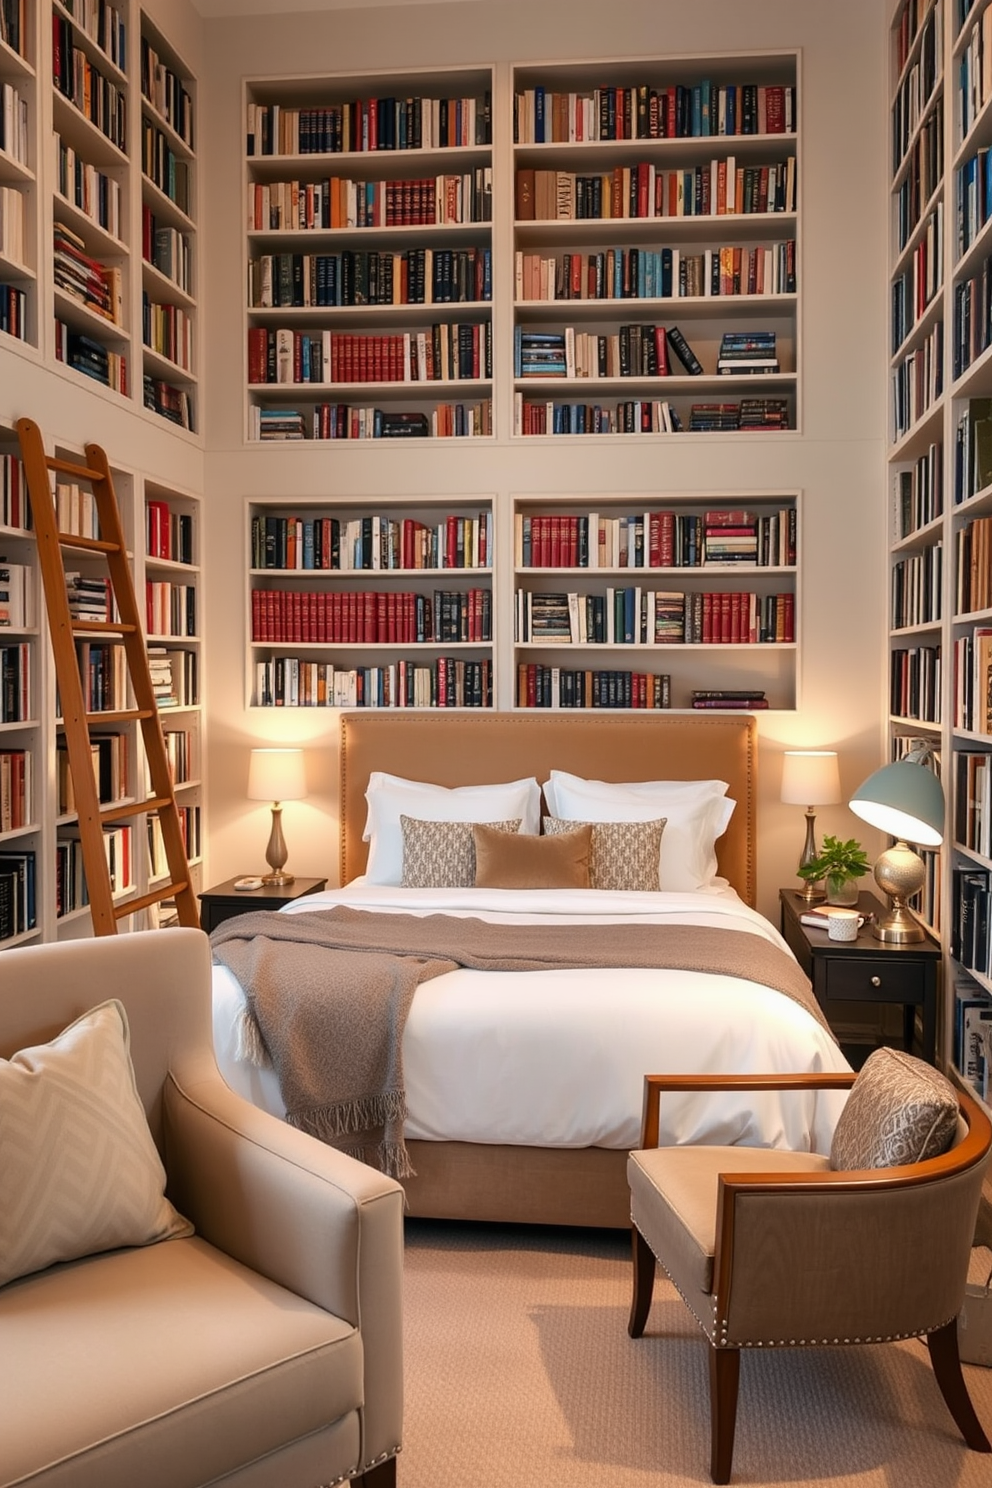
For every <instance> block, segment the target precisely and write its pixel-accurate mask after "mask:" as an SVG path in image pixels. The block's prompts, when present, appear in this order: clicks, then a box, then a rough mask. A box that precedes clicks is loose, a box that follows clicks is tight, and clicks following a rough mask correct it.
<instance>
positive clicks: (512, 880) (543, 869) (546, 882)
mask: <svg viewBox="0 0 992 1488" xmlns="http://www.w3.org/2000/svg"><path fill="white" fill-rule="evenodd" d="M568 827H569V828H570V830H569V831H567V832H563V833H562V834H561V836H559V837H534V836H532V835H529V834H527V835H524V834H522V835H520V836H518V837H507V836H506V835H505V834H503V835H501V834H500V833H499V832H492V831H490V830H489V828H488V827H485V826H477V827H476V828H475V856H476V869H475V882H476V885H477V887H478V888H480V889H587V888H588V887H589V841H590V836H591V833H590V829H589V828H588V827H587V826H584V825H583V824H582V823H581V822H569V823H568Z"/></svg>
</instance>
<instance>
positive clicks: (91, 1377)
mask: <svg viewBox="0 0 992 1488" xmlns="http://www.w3.org/2000/svg"><path fill="white" fill-rule="evenodd" d="M107 999H117V1000H119V1002H120V1003H122V1004H123V1005H124V1008H125V1011H126V1021H127V1028H128V1029H129V1032H130V1056H131V1063H132V1065H133V1069H134V1081H133V1083H131V1084H129V1085H128V1087H127V1092H126V1093H128V1094H129V1098H130V1102H131V1105H132V1106H133V1108H134V1115H135V1117H136V1118H137V1122H138V1124H139V1125H140V1123H141V1109H140V1106H139V1105H138V1102H137V1101H136V1100H135V1099H134V1092H135V1086H136V1090H137V1096H138V1097H139V1098H140V1105H141V1106H143V1107H144V1113H145V1116H146V1117H147V1127H148V1130H150V1133H151V1139H152V1140H153V1142H154V1147H155V1148H157V1149H158V1152H159V1154H160V1156H161V1158H162V1161H163V1163H164V1167H165V1175H166V1176H167V1187H166V1196H167V1198H168V1199H169V1200H170V1201H171V1204H172V1205H174V1206H175V1209H176V1210H178V1211H179V1214H180V1215H182V1216H183V1217H184V1218H185V1219H187V1220H190V1221H192V1223H193V1225H194V1226H195V1232H194V1233H192V1234H182V1235H180V1236H178V1237H175V1238H167V1239H162V1240H159V1241H158V1243H148V1244H139V1245H131V1244H127V1245H119V1244H118V1247H117V1248H115V1249H103V1250H101V1251H100V1252H99V1253H97V1254H82V1255H78V1258H77V1259H72V1260H65V1261H63V1262H61V1263H59V1264H53V1265H47V1266H45V1268H44V1269H37V1270H34V1269H29V1272H28V1274H23V1273H22V1274H20V1275H16V1273H15V1276H14V1279H11V1280H8V1281H7V1283H6V1285H2V1286H0V1338H2V1340H3V1343H2V1347H0V1485H4V1488H7V1485H11V1484H16V1485H18V1488H134V1485H135V1484H138V1483H140V1484H142V1485H143V1488H201V1485H204V1484H207V1483H210V1484H212V1485H221V1484H223V1485H224V1488H271V1485H272V1484H275V1483H278V1484H279V1488H314V1485H315V1484H325V1485H332V1484H343V1483H346V1482H347V1481H349V1480H350V1481H351V1482H352V1483H354V1484H356V1488H358V1485H360V1488H392V1485H393V1484H395V1481H396V1453H397V1451H398V1450H399V1447H400V1443H401V1429H402V1411H403V1378H402V1367H403V1366H402V1340H401V1317H402V1314H401V1308H402V1295H401V1286H402V1266H403V1191H402V1189H401V1187H400V1185H399V1184H398V1183H396V1182H394V1181H393V1179H391V1178H387V1177H385V1176H384V1175H383V1174H381V1173H379V1172H378V1171H376V1170H375V1169H373V1168H370V1167H366V1166H364V1165H363V1164H361V1163H358V1162H355V1161H353V1160H352V1159H351V1158H348V1157H345V1156H344V1155H343V1154H342V1153H339V1152H336V1151H334V1150H333V1149H332V1148H331V1147H328V1146H325V1145H324V1144H323V1143H321V1142H318V1141H317V1140H315V1139H314V1138H312V1137H309V1136H306V1135H305V1134H304V1133H303V1132H300V1131H296V1130H294V1129H293V1128H292V1127H290V1126H288V1125H287V1124H286V1123H285V1122H282V1121H278V1120H276V1119H275V1118H273V1117H271V1116H269V1115H267V1114H265V1113H264V1112H262V1111H260V1110H258V1109H256V1108H255V1107H254V1106H252V1105H250V1104H249V1103H248V1102H247V1101H245V1100H242V1099H241V1097H240V1096H237V1095H235V1094H234V1093H233V1092H232V1091H231V1090H230V1089H229V1088H228V1086H227V1085H226V1084H225V1083H224V1081H223V1080H222V1078H221V1076H220V1074H219V1072H218V1070H217V1066H216V1063H215V1061H214V1055H213V1046H212V1037H211V1016H210V1015H211V960H210V946H209V942H208V939H207V937H206V935H205V934H204V933H203V932H202V931H200V930H195V929H191V928H190V929H182V928H176V929H168V930H158V931H154V930H150V931H143V932H141V933H139V934H129V935H118V936H108V937H103V938H98V939H93V940H77V941H71V942H63V943H60V944H48V945H40V946H28V947H19V948H16V949H13V950H10V951H6V952H4V953H3V955H2V956H0V1056H2V1058H4V1059H6V1060H8V1061H9V1062H10V1063H9V1066H8V1074H7V1075H6V1076H5V1078H6V1079H9V1078H12V1077H13V1071H14V1069H15V1068H16V1069H17V1070H18V1071H21V1070H24V1069H26V1068H29V1066H30V1060H29V1061H28V1064H27V1065H26V1064H24V1063H23V1062H21V1061H18V1062H16V1064H15V1061H14V1060H13V1059H12V1058H11V1056H12V1055H14V1054H15V1052H18V1051H34V1050H40V1051H41V1053H42V1055H43V1056H46V1057H47V1056H48V1051H50V1050H51V1048H52V1041H53V1040H55V1041H56V1043H58V1042H59V1035H60V1033H61V1031H63V1030H65V1029H66V1028H67V1025H70V1024H72V1023H73V1022H74V1020H76V1019H79V1018H80V1015H87V1014H89V1013H90V1010H92V1009H94V1008H97V1007H98V1005H101V1004H103V1005H104V1006H105V1007H106V1006H107ZM112 1011H113V1016H114V1017H116V1019H117V1024H116V1027H117V1030H118V1034H117V1037H118V1041H120V1028H121V1019H120V1015H119V1012H117V1010H116V1008H115V1007H114V1008H113V1009H112ZM98 1016H99V1014H98ZM83 1021H84V1023H85V1022H87V1021H88V1018H84V1020H83ZM125 1061H126V1055H125ZM36 1063H37V1061H36ZM94 1063H95V1062H94ZM34 1072H35V1073H36V1072H37V1071H36V1068H35V1070H34ZM98 1076H99V1071H98V1070H95V1069H93V1070H90V1071H86V1070H84V1071H83V1072H82V1073H81V1074H80V1075H79V1077H78V1078H77V1080H76V1082H75V1086H74V1088H73V1090H75V1089H76V1088H78V1089H79V1092H80V1104H79V1106H78V1107H73V1106H71V1105H70V1108H69V1112H68V1118H67V1119H66V1120H63V1122H62V1125H61V1128H60V1130H61V1133H62V1136H61V1150H62V1151H64V1150H65V1149H66V1147H67V1146H71V1145H72V1144H71V1143H70V1140H69V1135H68V1134H69V1133H70V1132H71V1131H72V1129H73V1127H83V1126H85V1122H86V1120H88V1111H87V1110H86V1108H87V1106H88V1105H89V1104H92V1092H93V1091H94V1090H96V1089H98V1088H100V1079H99V1078H98ZM17 1078H20V1075H18V1076H17ZM5 1088H7V1089H9V1086H8V1087H5ZM72 1093H73V1092H71V1093H70V1094H72ZM0 1095H2V1092H0ZM5 1098H7V1099H8V1110H10V1109H13V1106H12V1100H11V1098H10V1097H9V1096H8V1097H5ZM30 1098H31V1097H30V1095H29V1094H28V1095H27V1096H25V1097H23V1100H24V1101H25V1102H26V1101H27V1100H28V1099H30ZM76 1110H78V1111H79V1113H80V1115H79V1117H78V1120H77V1119H76V1118H75V1117H74V1115H73V1112H74V1111H76ZM112 1125H113V1123H112V1122H108V1121H106V1120H104V1121H103V1126H102V1129H101V1132H100V1135H101V1137H102V1135H103V1130H104V1129H106V1128H107V1127H108V1126H112ZM2 1128H3V1115H2V1111H0V1138H2V1137H3V1136H5V1135H6V1136H9V1135H10V1133H6V1134H5V1133H3V1131H2ZM92 1129H93V1130H95V1124H94V1126H93V1128H92ZM141 1130H142V1133H143V1138H144V1139H145V1141H146V1147H147V1149H148V1154H149V1156H150V1158H151V1161H152V1163H155V1158H154V1149H153V1148H152V1146H151V1142H150V1141H148V1140H147V1131H145V1129H144V1128H143V1127H142V1128H141ZM13 1135H14V1136H15V1138H16V1133H14V1134H13ZM59 1141H60V1137H59V1135H58V1134H55V1135H54V1136H53V1143H54V1144H56V1147H57V1144H58V1143H59ZM21 1150H22V1151H25V1152H26V1151H28V1150H30V1151H31V1152H32V1153H33V1152H34V1148H33V1147H31V1148H30V1149H29V1147H28V1144H27V1143H26V1141H25V1140H24V1137H23V1135H22V1140H21ZM50 1150H54V1149H50ZM2 1156H3V1141H2V1140H0V1157H2ZM84 1157H85V1153H84ZM8 1158H9V1162H8V1165H7V1171H8V1173H10V1172H11V1171H13V1172H15V1173H16V1172H17V1168H16V1163H17V1153H16V1152H13V1153H12V1152H11V1151H10V1149H9V1148H8ZM5 1161H6V1159H5ZM52 1166H53V1168H54V1160H53V1164H52ZM80 1166H82V1164H80ZM155 1166H156V1167H157V1164H155ZM35 1171H37V1166H36V1168H35ZM21 1177H22V1179H24V1181H23V1182H21V1184H20V1185H19V1186H20V1188H21V1190H22V1194H24V1195H26V1194H27V1193H28V1192H29V1190H31V1189H32V1188H33V1187H34V1185H33V1183H32V1182H31V1181H30V1173H29V1171H28V1170H27V1167H26V1162H25V1163H22V1167H21ZM71 1186H72V1185H71V1184H62V1183H61V1182H60V1183H59V1184H58V1185H54V1184H53V1185H50V1187H59V1188H61V1189H63V1190H65V1189H66V1188H68V1187H71ZM118 1186H119V1187H123V1184H119V1185H118ZM105 1187H108V1188H109V1189H111V1190H112V1189H113V1183H111V1184H109V1185H105ZM80 1188H81V1189H82V1193H83V1198H82V1200H81V1205H80V1207H81V1208H83V1209H85V1210H86V1211H88V1212H91V1211H92V1209H93V1207H94V1203H93V1199H92V1197H90V1195H91V1194H92V1188H86V1187H85V1186H84V1185H82V1184H80ZM159 1195H161V1187H160V1188H159ZM8 1197H9V1195H5V1197H4V1203H6V1202H7V1199H8ZM14 1197H15V1198H16V1197H17V1195H16V1194H15V1195H14ZM159 1202H161V1197H159ZM25 1203H26V1200H25ZM0 1231H2V1226H0ZM23 1233H25V1231H24V1230H23V1228H22V1229H21V1230H18V1231H16V1232H15V1233H14V1234H13V1237H12V1238H13V1243H14V1244H16V1243H17V1242H18V1236H19V1235H20V1234H23ZM152 1238H154V1237H152ZM9 1252H10V1245H8V1254H9ZM77 1254H78V1252H77ZM2 1259H3V1257H2V1256H0V1260H2Z"/></svg>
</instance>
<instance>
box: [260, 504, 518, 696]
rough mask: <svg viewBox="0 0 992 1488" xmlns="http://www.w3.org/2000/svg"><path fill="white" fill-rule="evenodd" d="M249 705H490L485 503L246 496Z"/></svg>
mask: <svg viewBox="0 0 992 1488" xmlns="http://www.w3.org/2000/svg"><path fill="white" fill-rule="evenodd" d="M246 553H247V571H248V575H249V589H248V598H247V613H246V633H247V636H248V647H247V654H248V658H249V665H248V675H247V678H246V694H247V704H248V706H249V707H250V708H271V707H280V708H287V707H301V708H305V707H418V708H420V707H455V708H466V707H471V708H485V707H492V706H493V702H494V698H495V677H494V655H495V647H494V642H495V617H494V613H493V611H494V601H493V593H494V589H493V572H494V562H493V560H494V530H493V499H492V497H474V498H465V499H460V500H443V499H441V498H438V499H435V500H423V499H419V498H418V499H410V500H408V501H406V502H404V503H403V504H402V505H398V504H397V503H395V502H393V503H385V502H383V503H361V504H358V503H350V502H346V501H335V502H333V503H332V502H312V501H307V502H302V503H301V502H298V501H294V500H292V499H290V498H285V499H282V500H279V501H265V502H256V501H252V502H249V503H248V505H247V534H246Z"/></svg>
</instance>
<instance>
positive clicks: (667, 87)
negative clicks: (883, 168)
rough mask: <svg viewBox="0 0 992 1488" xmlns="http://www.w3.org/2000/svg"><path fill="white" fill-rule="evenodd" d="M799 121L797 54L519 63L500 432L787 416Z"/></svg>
mask: <svg viewBox="0 0 992 1488" xmlns="http://www.w3.org/2000/svg"><path fill="white" fill-rule="evenodd" d="M604 70H605V71H607V72H608V74H609V75H608V77H605V78H604V75H603V74H604ZM798 122H799V101H798V59H797V57H796V55H795V54H794V53H791V54H782V55H764V56H761V57H754V58H741V57H734V58H732V59H728V58H700V59H684V58H679V59H675V58H671V59H660V60H654V61H651V60H643V59H642V60H638V61H636V62H633V61H632V62H629V63H612V62H611V63H610V64H609V66H608V68H606V69H604V66H603V65H602V64H601V63H595V64H582V65H562V66H556V65H552V66H545V65H541V66H532V65H528V66H522V67H518V68H516V69H515V70H514V75H513V134H514V142H513V188H514V200H513V203H512V211H513V218H514V222H513V239H514V335H515V347H514V349H515V357H514V365H513V369H512V371H513V394H514V408H513V432H514V435H516V436H519V437H535V436H540V435H562V434H565V435H586V434H607V435H610V434H620V435H628V434H660V433H670V432H677V431H680V430H696V431H700V432H704V431H705V432H724V431H728V430H737V429H740V428H748V429H749V431H751V432H753V431H754V430H755V429H767V430H776V431H777V430H780V429H783V428H792V429H795V428H796V427H798V424H799V420H800V407H799V372H800V367H801V347H800V344H799V329H800V316H799V310H798V306H799V286H800V265H799V260H800V236H799V223H800V213H799V203H800V199H801V193H800V186H799V182H800V175H799V128H798ZM680 333H681V334H680ZM686 348H687V350H686ZM755 353H760V354H757V355H756V354H755ZM745 371H746V377H745V376H744V375H742V374H744V373H745Z"/></svg>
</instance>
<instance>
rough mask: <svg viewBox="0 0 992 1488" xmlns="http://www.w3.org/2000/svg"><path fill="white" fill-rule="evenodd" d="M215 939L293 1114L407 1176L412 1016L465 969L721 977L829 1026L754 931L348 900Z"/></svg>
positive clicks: (233, 924) (231, 929)
mask: <svg viewBox="0 0 992 1488" xmlns="http://www.w3.org/2000/svg"><path fill="white" fill-rule="evenodd" d="M210 939H211V945H212V947H213V954H214V959H215V960H216V961H220V962H221V963H222V964H223V965H225V966H227V967H229V968H230V969H231V971H232V972H233V973H234V975H235V977H236V978H237V980H238V982H239V983H240V984H241V987H242V989H243V990H244V993H245V997H246V1000H247V1023H246V1032H247V1034H248V1038H247V1040H246V1041H245V1047H246V1052H247V1056H248V1057H249V1058H251V1057H253V1052H254V1057H255V1058H256V1062H257V1060H258V1058H259V1056H260V1054H261V1050H260V1048H259V1047H258V1040H259V1039H260V1041H261V1044H263V1045H264V1048H265V1049H266V1050H267V1052H268V1054H269V1057H270V1058H271V1060H272V1063H273V1065H274V1067H275V1071H276V1074H277V1076H278V1078H279V1086H280V1089H281V1091H282V1097H283V1102H284V1104H285V1106H286V1111H287V1119H288V1120H289V1121H290V1122H291V1123H292V1124H293V1125H294V1126H298V1127H300V1128H301V1129H302V1130H303V1131H307V1132H310V1133H311V1134H312V1135H313V1136H317V1137H320V1138H321V1139H322V1140H323V1141H325V1142H328V1143H330V1144H331V1145H332V1146H334V1147H337V1148H339V1149H340V1150H341V1151H343V1152H347V1153H349V1154H351V1155H352V1156H354V1157H357V1158H358V1159H359V1160H360V1161H362V1162H367V1163H370V1164H371V1165H372V1166H374V1167H378V1168H381V1169H382V1171H383V1172H385V1173H390V1174H392V1175H393V1176H395V1177H397V1178H405V1177H408V1176H411V1175H412V1172H413V1170H412V1168H411V1166H410V1161H409V1158H408V1156H407V1152H406V1147H405V1146H404V1143H403V1122H404V1119H405V1117H406V1100H405V1093H404V1088H403V1064H402V1057H401V1046H402V1039H403V1027H404V1024H405V1022H406V1016H407V1013H408V1011H409V1008H410V1003H411V1001H412V999H413V994H414V991H415V990H416V987H417V985H418V983H420V982H425V981H429V980H430V979H431V978H432V977H436V976H442V975H443V974H444V973H445V972H447V971H453V970H454V969H455V968H456V967H459V966H466V967H470V968H472V969H474V970H479V971H542V970H544V969H545V968H549V967H562V966H574V967H596V966H604V967H610V966H638V967H670V968H673V969H676V970H683V971H705V972H716V973H719V974H722V975H724V976H733V977H743V978H745V979H746V980H748V981H753V982H761V983H764V985H766V986H769V987H772V988H775V989H776V990H777V991H779V992H784V993H785V994H786V996H788V997H791V998H793V1000H794V1001H796V1002H798V1003H799V1004H800V1005H801V1006H802V1007H804V1008H806V1009H807V1011H808V1012H810V1013H811V1014H812V1015H813V1017H815V1018H816V1019H817V1021H818V1022H820V1023H821V1024H822V1025H823V1026H824V1027H827V1024H826V1021H825V1019H824V1018H823V1015H822V1013H821V1012H820V1009H819V1007H818V1005H817V1002H816V1000H815V998H814V997H813V993H812V990H811V988H810V984H809V980H808V979H807V977H806V975H805V973H804V972H803V971H802V970H801V968H800V967H799V966H798V965H797V963H796V962H795V961H794V960H793V958H792V957H791V956H789V955H788V954H787V953H786V952H784V951H782V950H781V949H780V948H779V947H778V946H775V945H772V944H771V943H770V942H769V941H766V940H763V939H762V938H761V937H760V936H757V935H751V934H749V933H748V932H747V931H745V930H722V929H718V928H716V929H715V928H708V927H700V926H697V925H551V926H549V925H491V924H488V923H487V922H486V921H484V920H477V919H467V918H458V917H456V916H450V915H441V914H438V915H424V916H419V915H406V914H382V913H376V912H373V911H367V910H356V909H349V908H346V907H344V906H338V907H336V908H334V909H327V910H315V911H313V912H310V913H308V912H304V913H301V914H293V915H273V914H269V913H266V912H265V911H261V912H259V913H255V914H247V915H237V916H235V917H234V918H233V919H230V920H226V921H225V922H224V923H223V924H222V925H219V926H218V928H217V929H216V930H215V931H214V932H213V934H212V935H211V937H210ZM253 1040H254V1041H255V1047H254V1051H253V1049H252V1041H253Z"/></svg>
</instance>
